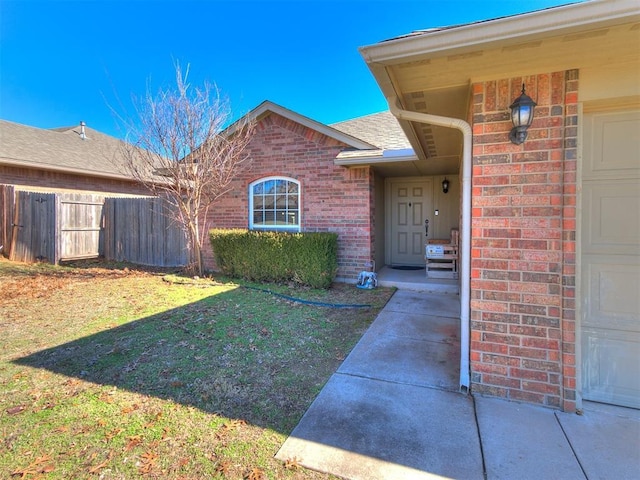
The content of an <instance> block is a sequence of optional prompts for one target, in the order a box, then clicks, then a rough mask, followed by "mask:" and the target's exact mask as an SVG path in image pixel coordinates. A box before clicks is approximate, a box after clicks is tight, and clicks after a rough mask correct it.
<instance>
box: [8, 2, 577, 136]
mask: <svg viewBox="0 0 640 480" xmlns="http://www.w3.org/2000/svg"><path fill="white" fill-rule="evenodd" d="M566 3H571V1H570V0H565V1H561V0H529V1H526V2H523V1H521V0H493V1H467V0H464V1H453V0H439V1H435V0H421V1H418V0H413V1H406V0H388V1H387V0H368V1H367V0H323V1H305V0H298V1H294V0H289V1H267V0H262V1H260V0H256V1H249V0H235V1H223V0H209V1H206V0H200V1H189V0H187V1H170V0H164V1H160V0H108V1H106V0H104V1H103V0H84V1H74V0H50V1H36V0H0V118H2V119H4V120H10V121H13V122H17V123H22V124H26V125H32V126H36V127H40V128H55V127H61V126H70V125H76V124H78V123H79V122H80V120H83V121H85V122H86V123H87V125H88V126H90V127H92V128H95V129H97V130H100V131H102V132H104V133H108V134H111V135H115V136H123V135H124V132H119V131H118V127H117V123H116V121H115V119H114V117H113V114H112V113H111V111H110V109H109V106H108V105H109V104H111V105H115V106H117V104H118V99H119V100H120V101H121V102H122V104H123V106H122V107H117V109H118V111H123V110H124V109H126V108H127V106H129V107H130V105H131V103H130V99H131V96H132V94H133V95H137V96H140V95H143V94H144V93H145V91H146V88H147V84H148V83H149V84H150V85H151V89H152V90H155V89H157V88H158V87H160V86H168V85H171V84H172V82H173V78H174V70H173V62H174V61H176V60H177V61H179V62H180V63H181V64H182V65H183V66H184V65H186V64H190V65H191V74H190V79H191V81H192V83H194V84H202V83H203V82H204V81H205V80H207V81H210V82H212V83H215V84H216V85H217V86H218V88H219V89H220V91H221V92H222V94H223V95H224V96H226V97H228V99H229V101H230V104H231V108H232V110H233V113H234V116H235V117H238V116H240V115H243V114H245V113H247V112H248V111H250V110H251V109H252V108H254V107H256V106H257V105H259V104H260V103H261V102H262V101H264V100H271V101H273V102H275V103H277V104H280V105H282V106H284V107H286V108H289V109H291V110H293V111H295V112H298V113H300V114H302V115H305V116H307V117H310V118H312V119H314V120H317V121H320V122H322V123H327V124H330V123H333V122H338V121H342V120H348V119H351V118H355V117H359V116H362V115H367V114H370V113H375V112H379V111H382V110H385V109H386V108H387V107H386V103H385V101H384V98H383V97H382V95H381V93H380V90H379V88H378V86H377V84H376V83H375V81H374V80H373V77H372V75H371V73H370V72H369V70H368V68H367V66H366V64H365V62H364V60H363V59H362V57H361V56H360V53H359V51H358V47H361V46H364V45H371V44H374V43H378V42H380V41H383V40H387V39H390V38H394V37H397V36H400V35H404V34H407V33H409V32H412V31H415V30H420V29H426V28H432V27H440V26H446V25H454V24H460V23H467V22H472V21H479V20H486V19H490V18H496V17H501V16H505V15H512V14H517V13H524V12H526V11H532V10H537V9H541V8H547V7H551V6H556V5H562V4H566Z"/></svg>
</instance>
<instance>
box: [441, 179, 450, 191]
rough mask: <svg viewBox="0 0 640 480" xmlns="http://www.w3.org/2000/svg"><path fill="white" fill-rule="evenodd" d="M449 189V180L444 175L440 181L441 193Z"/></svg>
mask: <svg viewBox="0 0 640 480" xmlns="http://www.w3.org/2000/svg"><path fill="white" fill-rule="evenodd" d="M448 191H449V180H447V177H444V180H443V181H442V193H447V192H448Z"/></svg>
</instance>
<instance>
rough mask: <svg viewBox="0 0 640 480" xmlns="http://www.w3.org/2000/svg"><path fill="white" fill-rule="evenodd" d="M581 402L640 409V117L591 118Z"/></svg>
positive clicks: (585, 175)
mask: <svg viewBox="0 0 640 480" xmlns="http://www.w3.org/2000/svg"><path fill="white" fill-rule="evenodd" d="M583 134H584V136H583V139H584V140H583V165H582V168H583V170H582V214H581V225H582V227H581V243H580V245H581V257H580V258H581V289H580V292H581V293H580V295H581V307H582V310H581V312H582V318H581V327H580V328H581V339H582V340H581V343H582V345H581V346H582V395H583V398H584V399H585V400H593V401H598V402H605V403H612V404H616V405H623V406H628V407H635V408H640V109H637V110H631V111H629V110H627V111H608V112H606V111H605V112H602V111H600V112H593V113H588V114H585V116H584V129H583Z"/></svg>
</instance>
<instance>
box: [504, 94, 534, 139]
mask: <svg viewBox="0 0 640 480" xmlns="http://www.w3.org/2000/svg"><path fill="white" fill-rule="evenodd" d="M536 105H537V103H536V102H534V101H533V100H532V99H531V97H530V96H529V95H527V94H526V93H524V83H523V84H522V94H521V95H520V96H519V97H518V98H516V99H515V100H514V101H513V103H512V104H511V105H510V106H509V108H510V109H511V121H512V122H513V128H512V129H511V132H510V133H509V140H511V142H512V143H515V144H516V145H520V144H521V143H523V142H524V141H525V140H526V139H527V129H528V128H529V127H530V126H531V123H532V122H533V110H534V108H535V106H536Z"/></svg>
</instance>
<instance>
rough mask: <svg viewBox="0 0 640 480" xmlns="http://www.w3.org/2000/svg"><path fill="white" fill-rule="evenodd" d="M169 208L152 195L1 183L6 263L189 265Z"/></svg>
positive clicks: (181, 235)
mask: <svg viewBox="0 0 640 480" xmlns="http://www.w3.org/2000/svg"><path fill="white" fill-rule="evenodd" d="M170 208H171V207H170V205H169V204H168V203H167V202H166V201H164V200H162V199H160V198H153V197H144V198H109V197H106V196H105V195H104V194H88V193H66V192H65V193H60V192H58V193H39V192H27V191H20V190H15V187H13V186H10V185H0V213H1V214H2V222H1V223H0V242H2V243H0V245H2V252H3V253H4V254H5V255H6V256H8V257H9V259H10V260H14V261H21V262H36V261H45V262H50V263H54V264H57V263H58V262H60V261H63V260H75V259H80V258H95V257H99V256H104V257H106V258H107V259H110V260H118V261H129V262H132V263H139V264H144V265H153V266H171V267H174V266H183V265H186V264H187V263H188V249H187V241H186V236H185V235H184V233H183V231H182V229H181V228H180V226H179V225H177V224H174V223H173V222H172V219H171V218H172V217H171V211H170Z"/></svg>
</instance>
